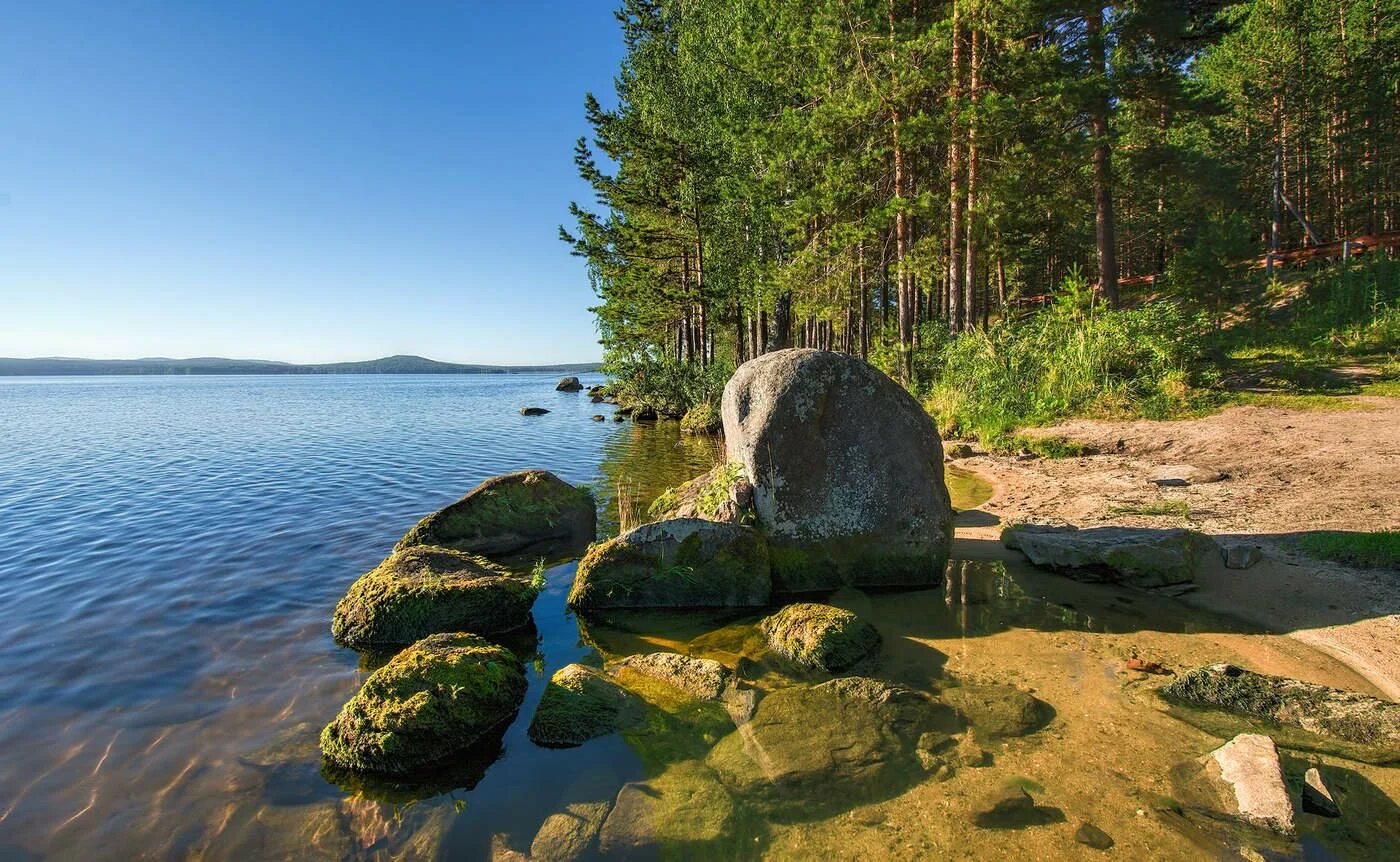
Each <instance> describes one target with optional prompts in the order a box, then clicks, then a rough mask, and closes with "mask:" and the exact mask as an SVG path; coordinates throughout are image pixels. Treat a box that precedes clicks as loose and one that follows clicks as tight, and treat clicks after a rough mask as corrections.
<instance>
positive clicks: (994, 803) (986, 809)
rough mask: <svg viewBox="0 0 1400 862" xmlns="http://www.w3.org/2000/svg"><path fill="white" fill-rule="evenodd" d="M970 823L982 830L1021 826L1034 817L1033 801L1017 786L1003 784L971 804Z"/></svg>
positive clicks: (1023, 789)
mask: <svg viewBox="0 0 1400 862" xmlns="http://www.w3.org/2000/svg"><path fill="white" fill-rule="evenodd" d="M970 813H971V815H972V822H973V823H975V824H976V825H978V826H981V827H982V828H984V829H998V828H1000V829H1005V828H1013V827H1016V826H1023V825H1026V824H1027V821H1029V820H1031V819H1032V818H1034V816H1035V800H1034V799H1033V798H1031V795H1030V793H1028V792H1027V791H1026V789H1025V788H1024V787H1022V786H1021V785H1019V784H1009V783H1008V784H1003V785H1001V786H1000V787H998V788H996V789H995V790H992V791H990V792H989V793H987V794H986V795H984V796H983V797H982V798H981V799H979V800H978V801H977V802H975V803H973V805H972V810H971V811H970Z"/></svg>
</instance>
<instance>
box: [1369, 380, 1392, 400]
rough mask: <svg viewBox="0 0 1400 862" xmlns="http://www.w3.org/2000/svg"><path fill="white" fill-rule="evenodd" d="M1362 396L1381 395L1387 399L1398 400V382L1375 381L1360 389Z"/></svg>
mask: <svg viewBox="0 0 1400 862" xmlns="http://www.w3.org/2000/svg"><path fill="white" fill-rule="evenodd" d="M1361 394H1362V395H1382V396H1385V397H1387V398H1400V380H1396V379H1391V380H1377V381H1376V382H1374V383H1367V384H1366V385H1365V386H1362V387H1361Z"/></svg>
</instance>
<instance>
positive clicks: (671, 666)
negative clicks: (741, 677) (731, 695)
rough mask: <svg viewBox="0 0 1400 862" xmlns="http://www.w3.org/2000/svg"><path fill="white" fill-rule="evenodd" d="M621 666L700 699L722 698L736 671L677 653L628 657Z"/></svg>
mask: <svg viewBox="0 0 1400 862" xmlns="http://www.w3.org/2000/svg"><path fill="white" fill-rule="evenodd" d="M617 665H618V666H619V667H625V668H628V669H630V670H632V671H635V672H636V673H638V674H641V675H642V676H645V677H650V678H651V679H656V680H660V681H662V682H664V683H666V684H667V685H670V686H672V687H674V688H677V689H679V690H681V691H683V692H685V693H686V694H688V695H690V696H691V697H694V698H696V699H698V700H719V699H720V698H721V697H722V696H723V694H724V691H725V689H727V688H729V686H731V685H733V683H734V672H733V671H731V670H730V669H729V668H727V667H725V666H724V665H722V664H720V663H719V662H717V661H714V660H713V659H707V658H694V657H692V656H688V655H681V654H680V653H674V652H653V653H646V654H645V655H633V656H628V657H626V658H624V659H623V660H622V661H620V662H618V663H617Z"/></svg>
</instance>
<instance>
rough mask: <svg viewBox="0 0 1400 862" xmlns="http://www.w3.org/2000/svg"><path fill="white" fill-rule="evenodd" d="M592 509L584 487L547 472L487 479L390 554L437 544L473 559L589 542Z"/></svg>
mask: <svg viewBox="0 0 1400 862" xmlns="http://www.w3.org/2000/svg"><path fill="white" fill-rule="evenodd" d="M597 517H598V513H597V508H596V504H595V503H594V501H593V495H592V494H591V493H589V491H588V490H587V489H586V488H576V487H574V486H573V485H570V484H569V483H568V482H565V481H564V480H562V479H560V478H559V477H558V476H555V475H554V474H553V473H550V472H549V471H547V470H520V471H517V472H515V473H506V474H505V475H503V476H496V477H493V478H491V479H487V480H486V481H485V482H482V483H481V484H480V485H477V486H476V487H475V488H473V489H472V490H471V491H470V492H469V493H468V494H467V495H466V496H465V497H463V498H462V499H460V500H458V501H457V502H455V503H453V504H452V505H450V506H448V507H446V508H444V509H440V510H438V511H436V512H434V513H433V514H431V515H429V516H428V517H426V518H424V519H423V520H421V521H419V522H418V523H417V524H416V525H414V527H413V529H411V530H409V531H408V533H407V534H405V535H404V537H403V538H402V539H400V540H399V543H398V544H397V545H395V546H394V547H395V549H396V550H397V549H402V548H411V547H414V546H417V545H438V546H441V547H445V548H452V549H454V550H458V551H467V552H469V553H473V554H486V555H488V556H489V555H495V554H510V553H514V552H517V551H523V550H526V549H528V548H530V547H532V546H536V545H543V544H550V543H565V542H567V543H575V542H577V543H582V542H587V541H592V539H593V534H594V531H595V529H596V525H597Z"/></svg>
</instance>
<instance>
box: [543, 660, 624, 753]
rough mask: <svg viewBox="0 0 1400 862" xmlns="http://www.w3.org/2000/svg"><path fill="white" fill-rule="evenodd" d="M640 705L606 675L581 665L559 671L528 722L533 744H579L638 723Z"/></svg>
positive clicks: (564, 745)
mask: <svg viewBox="0 0 1400 862" xmlns="http://www.w3.org/2000/svg"><path fill="white" fill-rule="evenodd" d="M642 709H643V705H642V703H641V702H640V701H639V700H637V698H636V697H635V696H634V695H632V694H631V693H630V692H629V691H627V690H626V689H625V688H623V687H622V686H620V685H618V684H617V683H616V682H614V681H613V680H612V679H611V678H610V677H609V676H608V675H607V674H605V673H603V672H602V671H600V670H597V669H595V668H591V667H588V666H587V665H581V664H570V665H565V666H564V667H561V668H559V670H557V671H555V672H554V675H553V676H551V677H550V678H549V684H548V685H547V686H545V690H544V694H543V695H541V696H540V703H539V706H538V707H536V708H535V717H534V718H533V719H531V721H530V729H529V735H530V739H531V740H532V741H533V742H534V743H535V744H536V745H545V746H549V747H551V748H563V747H566V746H571V745H582V744H583V743H585V742H587V741H588V740H590V739H593V738H594V737H598V736H604V735H606V734H609V733H612V732H613V731H616V730H620V729H621V728H623V727H627V726H630V725H633V724H635V723H637V722H638V721H640V719H641V713H642Z"/></svg>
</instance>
